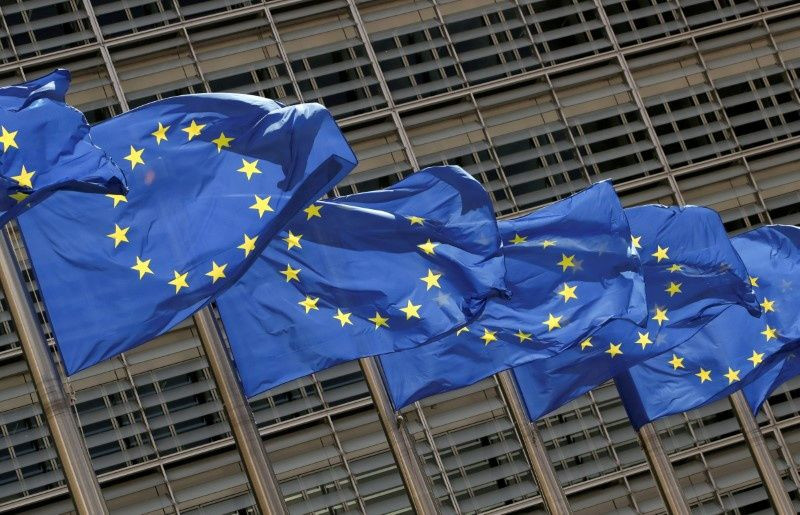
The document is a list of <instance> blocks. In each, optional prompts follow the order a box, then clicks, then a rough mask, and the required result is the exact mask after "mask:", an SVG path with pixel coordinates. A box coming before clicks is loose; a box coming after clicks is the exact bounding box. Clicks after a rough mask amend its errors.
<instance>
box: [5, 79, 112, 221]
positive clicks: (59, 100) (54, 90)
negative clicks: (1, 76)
mask: <svg viewBox="0 0 800 515" xmlns="http://www.w3.org/2000/svg"><path fill="white" fill-rule="evenodd" d="M69 81H70V76H69V72H67V71H66V70H56V71H54V72H53V73H51V74H49V75H45V76H44V77H42V78H40V79H36V80H33V81H30V82H24V83H22V84H17V85H14V86H7V87H4V88H0V145H2V146H3V148H2V153H1V154H0V175H2V180H0V226H2V225H3V224H5V223H6V222H7V221H8V220H10V219H12V218H16V217H17V216H18V215H19V214H20V213H22V212H23V211H24V210H25V209H27V208H28V207H31V206H33V205H35V204H37V203H39V202H41V201H42V200H44V199H45V198H46V197H48V196H49V195H50V194H51V193H52V192H53V191H55V190H59V189H68V190H75V191H86V192H96V193H116V194H124V193H125V192H126V187H125V175H124V174H123V172H122V170H120V169H119V168H117V166H116V165H114V164H113V163H112V162H111V160H110V159H109V158H108V156H107V155H106V154H105V152H103V151H102V150H100V149H99V148H97V147H96V146H94V145H93V144H92V139H91V138H90V136H89V125H88V124H87V123H86V119H85V118H84V117H83V114H81V112H80V111H78V110H76V109H73V108H72V107H69V106H68V105H66V104H65V103H64V96H65V95H66V93H67V89H68V88H69Z"/></svg>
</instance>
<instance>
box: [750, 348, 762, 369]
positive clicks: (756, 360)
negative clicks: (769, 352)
mask: <svg viewBox="0 0 800 515" xmlns="http://www.w3.org/2000/svg"><path fill="white" fill-rule="evenodd" d="M747 361H752V362H753V368H756V365H758V364H759V363H761V362H762V361H764V353H763V352H762V353H760V354H759V353H758V352H756V351H755V349H754V350H753V355H752V356H750V357H749V358H747Z"/></svg>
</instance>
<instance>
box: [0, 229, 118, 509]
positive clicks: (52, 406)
mask: <svg viewBox="0 0 800 515" xmlns="http://www.w3.org/2000/svg"><path fill="white" fill-rule="evenodd" d="M1 232H2V233H3V235H2V237H0V285H2V287H3V292H4V293H5V297H6V300H7V301H8V307H9V310H10V311H11V316H12V317H13V319H14V326H15V327H16V330H17V336H18V337H19V341H20V346H21V347H22V352H23V353H24V354H25V357H26V358H27V361H28V368H29V369H30V374H31V377H32V378H33V383H34V386H35V387H36V394H37V396H38V397H39V402H40V403H41V405H42V412H44V414H45V417H46V419H47V425H48V426H49V427H50V436H51V437H52V438H53V442H54V443H55V446H56V452H57V453H58V457H59V459H60V460H61V470H62V471H63V472H64V476H65V477H66V479H67V487H68V488H69V491H70V493H71V494H72V500H73V502H74V503H75V509H76V510H77V511H78V513H81V514H87V515H94V514H98V513H100V514H102V513H108V509H107V508H106V503H105V500H104V499H103V493H102V491H101V490H100V484H99V483H98V482H97V476H96V475H95V473H94V469H93V468H92V461H91V459H90V458H89V451H88V450H87V449H86V444H85V442H84V440H83V435H82V433H81V431H80V428H79V427H78V421H77V418H76V417H75V413H74V412H73V411H72V407H71V405H70V402H69V400H68V399H67V395H66V393H65V392H64V386H63V383H62V382H61V377H60V376H59V373H58V370H56V366H55V363H53V359H52V356H51V355H50V348H49V347H48V345H47V342H46V341H45V339H44V334H42V328H41V325H39V320H38V318H37V317H36V314H35V312H34V310H33V306H32V304H31V301H30V295H29V294H28V290H27V288H26V287H25V284H24V282H23V281H22V277H21V276H20V272H19V269H18V268H17V264H16V260H15V259H14V257H13V251H12V246H11V242H10V240H9V237H8V232H7V231H1Z"/></svg>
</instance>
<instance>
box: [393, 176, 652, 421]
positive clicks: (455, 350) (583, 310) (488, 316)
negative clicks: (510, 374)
mask: <svg viewBox="0 0 800 515" xmlns="http://www.w3.org/2000/svg"><path fill="white" fill-rule="evenodd" d="M499 226H500V232H501V235H502V238H503V248H502V252H503V256H504V257H505V261H506V283H507V284H508V287H509V289H510V291H511V297H510V298H509V299H503V298H495V299H490V300H489V302H488V303H487V306H486V309H485V311H484V313H483V314H482V315H481V317H480V318H479V319H478V320H476V321H475V322H474V323H472V324H469V325H467V326H465V327H462V328H460V329H458V330H457V331H455V332H454V333H452V334H450V335H448V336H447V337H445V338H442V339H441V340H439V341H436V342H433V343H429V344H428V345H424V346H422V347H419V348H416V349H411V350H406V351H402V352H396V353H393V354H386V355H384V356H381V364H382V365H383V371H384V376H385V379H386V383H387V387H388V390H389V393H390V395H391V398H392V402H393V403H394V406H395V408H396V409H400V408H401V407H403V406H405V405H407V404H410V403H411V402H414V401H415V400H418V399H421V398H423V397H426V396H429V395H433V394H436V393H441V392H446V391H449V390H453V389H456V388H460V387H462V386H467V385H469V384H472V383H474V382H476V381H479V380H481V379H483V378H485V377H488V376H490V375H492V374H494V373H497V372H499V371H501V370H504V369H507V368H510V367H513V366H516V365H520V364H522V363H527V362H530V361H534V360H543V359H546V358H548V357H551V356H554V355H557V354H558V353H560V352H563V351H564V349H566V348H568V347H569V346H570V345H572V344H573V343H575V342H577V341H580V340H583V339H586V338H588V337H590V336H591V334H592V333H593V332H594V331H596V330H598V329H599V328H600V327H603V325H604V324H607V323H609V322H611V321H613V320H617V319H625V320H632V321H635V322H641V321H642V320H643V319H644V317H645V315H646V313H645V311H644V284H643V281H642V278H641V275H640V274H639V270H640V263H639V259H638V257H637V255H636V253H635V252H634V250H633V248H632V244H631V232H630V228H629V226H628V221H627V219H626V217H625V215H624V212H623V209H622V206H621V205H620V203H619V199H618V198H617V196H616V193H615V192H614V189H613V188H612V186H611V184H610V183H608V182H601V183H598V184H596V185H594V186H592V187H590V188H588V189H586V190H585V191H583V192H580V193H578V194H576V195H574V196H572V197H570V198H568V199H565V200H562V201H560V202H557V203H555V204H553V205H551V206H548V207H545V208H543V209H540V210H538V211H536V212H534V213H531V214H529V215H526V216H523V217H520V218H517V219H515V220H508V221H502V222H500V223H499Z"/></svg>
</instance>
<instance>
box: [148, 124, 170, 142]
mask: <svg viewBox="0 0 800 515" xmlns="http://www.w3.org/2000/svg"><path fill="white" fill-rule="evenodd" d="M169 127H170V126H169V125H167V126H166V127H164V126H163V125H162V124H161V122H158V129H156V130H155V131H153V132H151V133H150V135H151V136H155V138H156V145H161V142H162V141H166V140H167V131H168V130H169Z"/></svg>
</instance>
